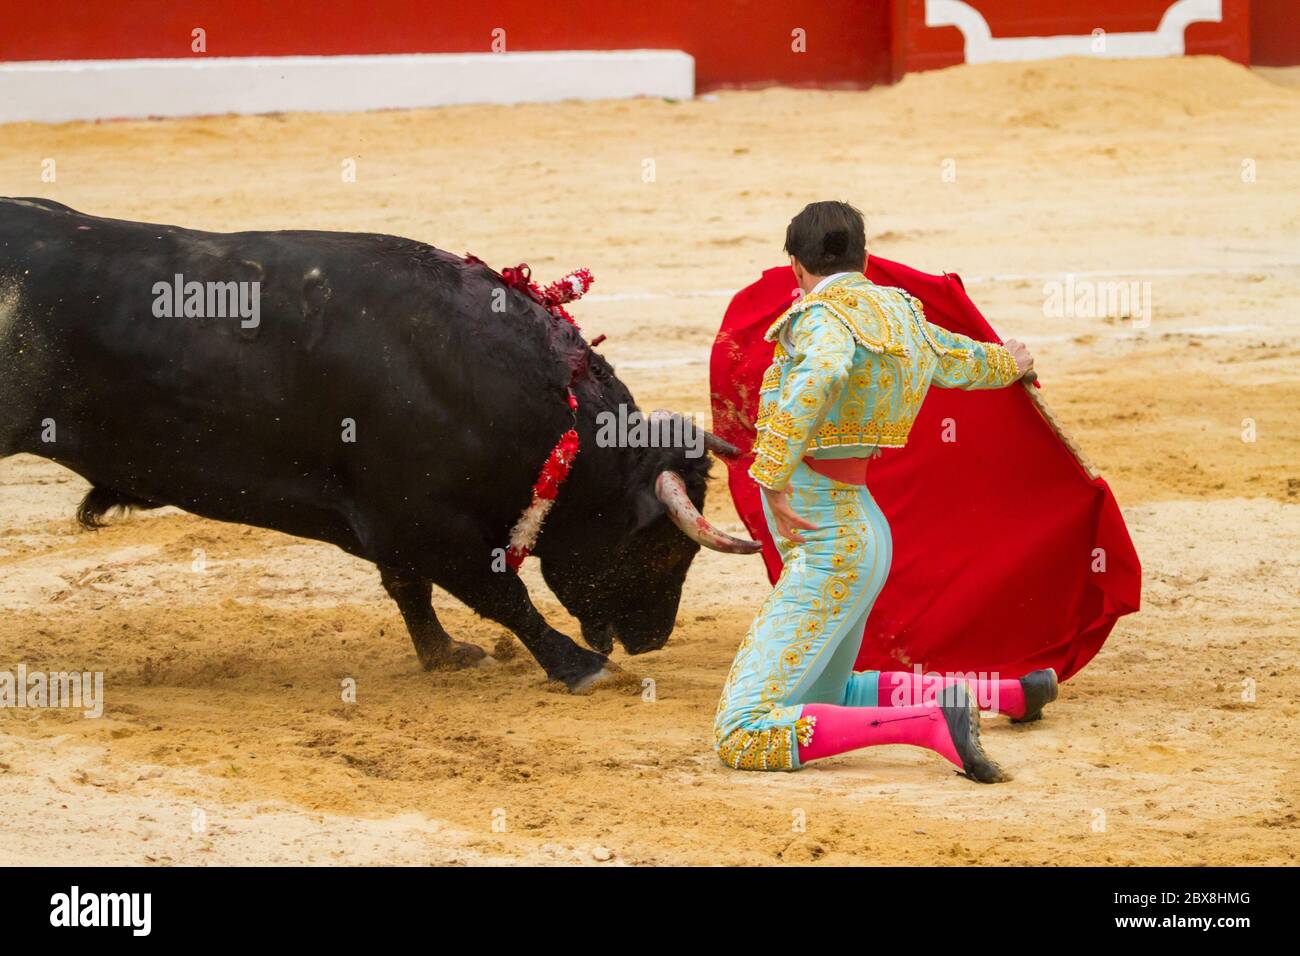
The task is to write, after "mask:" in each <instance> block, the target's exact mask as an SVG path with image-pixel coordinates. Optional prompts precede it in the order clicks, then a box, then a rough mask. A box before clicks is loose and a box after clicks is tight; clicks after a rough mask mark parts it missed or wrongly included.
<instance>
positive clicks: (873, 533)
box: [714, 462, 893, 770]
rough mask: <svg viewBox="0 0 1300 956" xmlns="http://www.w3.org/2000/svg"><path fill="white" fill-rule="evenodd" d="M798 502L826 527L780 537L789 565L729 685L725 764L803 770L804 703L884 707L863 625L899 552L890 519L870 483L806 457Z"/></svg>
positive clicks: (718, 740)
mask: <svg viewBox="0 0 1300 956" xmlns="http://www.w3.org/2000/svg"><path fill="white" fill-rule="evenodd" d="M789 496H790V504H791V506H792V507H793V508H794V510H795V511H796V512H798V513H799V514H800V515H802V516H803V517H805V518H807V519H808V520H809V521H811V522H812V523H813V524H815V525H817V526H818V527H817V530H816V531H804V532H802V534H803V537H804V541H805V543H803V544H795V543H793V542H790V541H787V540H785V539H784V538H782V537H780V536H778V534H777V531H776V522H775V521H773V519H772V514H771V512H770V511H769V510H768V507H767V501H766V499H765V500H764V502H763V514H764V516H765V517H766V519H767V526H768V529H769V530H770V531H771V533H772V537H773V538H774V540H775V541H776V543H777V548H778V550H779V551H780V553H781V560H782V561H783V562H784V567H783V568H782V570H781V577H780V578H779V579H778V580H777V582H776V587H775V588H773V590H772V592H771V593H770V594H768V596H767V598H766V599H765V600H764V601H763V605H762V607H761V608H760V609H759V612H758V616H757V617H756V618H755V619H754V623H753V624H751V625H750V628H749V631H748V633H746V635H745V639H744V640H743V641H741V642H740V648H739V650H737V652H736V659H735V661H734V662H733V663H732V665H731V672H730V673H729V674H728V675H727V681H726V683H725V684H724V685H723V688H722V699H721V700H719V701H718V711H717V719H716V721H715V723H714V742H715V746H716V748H717V751H718V756H719V757H721V758H722V761H723V763H725V764H727V765H728V766H731V767H736V768H738V769H744V770H795V769H797V768H798V766H799V747H798V745H799V744H800V743H803V744H807V743H808V742H809V741H811V739H812V734H813V733H814V727H813V721H811V720H808V719H805V718H804V717H803V705H804V704H838V705H841V706H850V707H864V706H865V707H874V706H876V693H877V687H878V684H879V673H878V672H877V671H864V672H861V673H854V671H853V662H854V661H855V660H856V659H857V656H858V650H859V648H860V647H861V644H862V629H863V628H864V627H865V626H866V621H867V615H868V614H870V613H871V607H872V605H873V604H875V601H876V598H877V596H879V594H880V591H881V588H883V587H884V586H885V579H886V577H888V575H889V564H890V561H891V559H892V558H893V539H892V538H891V537H890V534H889V524H888V523H887V522H886V521H885V516H884V514H883V513H882V512H881V510H880V507H879V506H878V505H877V504H876V502H875V499H874V498H872V497H871V493H870V492H869V491H867V488H866V486H865V485H848V484H844V483H842V482H838V481H835V480H833V479H831V478H827V477H826V476H824V475H821V474H818V473H817V472H815V471H813V470H812V469H811V468H809V467H808V466H807V465H806V464H804V463H802V462H800V464H799V465H798V467H796V469H795V472H794V476H793V477H792V478H791V480H790V486H789Z"/></svg>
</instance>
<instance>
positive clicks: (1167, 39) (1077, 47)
mask: <svg viewBox="0 0 1300 956" xmlns="http://www.w3.org/2000/svg"><path fill="white" fill-rule="evenodd" d="M1203 22H1208V23H1221V22H1223V3H1222V0H1176V2H1175V3H1172V4H1170V6H1169V9H1167V10H1166V11H1165V14H1164V16H1163V17H1161V18H1160V25H1159V26H1158V27H1157V28H1156V29H1155V30H1154V31H1152V32H1149V33H1109V32H1108V33H1107V34H1106V42H1105V47H1104V49H1103V50H1102V51H1101V52H1098V51H1096V50H1095V49H1094V48H1093V37H1092V35H1091V34H1081V35H1066V36H1052V37H995V36H993V33H992V31H991V30H990V29H989V24H988V21H987V20H985V19H984V16H983V15H982V14H981V13H980V12H979V11H978V10H976V9H975V8H974V7H972V6H971V5H970V4H969V3H966V2H964V0H925V25H926V26H927V27H956V28H957V29H958V30H960V31H961V34H962V37H963V38H964V39H965V41H966V62H967V63H992V62H1007V61H1013V60H1048V59H1052V58H1053V57H1059V56H1100V57H1155V56H1182V55H1183V54H1184V53H1185V52H1186V44H1185V42H1184V33H1185V31H1186V30H1187V27H1188V26H1189V25H1190V24H1193V23H1203Z"/></svg>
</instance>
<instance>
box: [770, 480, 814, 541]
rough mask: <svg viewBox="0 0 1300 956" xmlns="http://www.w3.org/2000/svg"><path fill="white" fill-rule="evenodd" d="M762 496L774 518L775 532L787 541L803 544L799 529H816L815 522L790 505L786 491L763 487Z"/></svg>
mask: <svg viewBox="0 0 1300 956" xmlns="http://www.w3.org/2000/svg"><path fill="white" fill-rule="evenodd" d="M763 496H764V497H765V498H767V507H768V508H769V509H770V510H771V512H772V517H773V518H775V519H776V530H777V532H778V533H779V534H780V535H781V537H783V538H785V539H786V540H787V541H793V542H794V543H795V544H803V543H804V539H803V535H801V534H800V533H799V531H800V529H802V530H804V531H816V530H817V526H816V525H815V524H813V523H812V522H811V521H809V520H808V519H807V518H805V517H803V516H802V515H800V514H799V512H797V511H795V510H794V508H792V507H790V496H789V495H788V494H787V493H786V492H784V491H773V490H772V489H771V488H764V489H763Z"/></svg>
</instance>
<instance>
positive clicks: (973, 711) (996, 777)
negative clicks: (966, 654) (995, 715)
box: [939, 681, 1011, 783]
mask: <svg viewBox="0 0 1300 956" xmlns="http://www.w3.org/2000/svg"><path fill="white" fill-rule="evenodd" d="M939 699H940V702H941V703H942V706H943V716H944V719H945V720H946V721H948V733H949V734H950V735H951V737H952V744H953V747H954V748H956V750H957V755H958V756H959V757H961V763H962V773H963V775H964V776H967V777H969V778H970V779H971V780H974V781H976V782H977V783H1002V782H1003V781H1006V780H1010V779H1011V776H1010V775H1009V774H1007V773H1006V771H1004V770H1003V769H1002V768H1001V767H999V766H998V765H997V764H996V763H995V762H994V761H993V760H992V759H990V757H989V755H988V754H986V753H985V752H984V748H983V746H981V745H980V710H979V705H978V704H977V703H976V702H975V695H974V694H973V693H971V689H970V685H969V684H967V683H966V682H965V681H962V682H961V683H958V684H953V685H952V686H950V687H946V688H944V691H943V694H942V695H941V696H940V698H939Z"/></svg>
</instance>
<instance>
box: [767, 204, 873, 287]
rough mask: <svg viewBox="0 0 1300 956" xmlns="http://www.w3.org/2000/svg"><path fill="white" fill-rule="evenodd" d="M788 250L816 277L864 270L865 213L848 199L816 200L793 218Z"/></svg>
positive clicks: (789, 231) (787, 231) (788, 238)
mask: <svg viewBox="0 0 1300 956" xmlns="http://www.w3.org/2000/svg"><path fill="white" fill-rule="evenodd" d="M785 251H786V252H788V253H790V255H792V256H794V257H795V258H796V259H798V260H799V265H801V266H803V267H804V268H805V269H807V270H808V271H809V272H810V273H812V274H813V275H815V276H828V275H832V274H834V273H836V272H861V271H862V263H863V261H864V260H865V259H866V255H867V229H866V226H865V225H864V224H863V222H862V213H860V212H858V211H857V210H856V209H854V208H853V207H852V206H850V205H849V204H848V203H846V202H834V201H828V202H814V203H809V204H808V205H807V206H804V208H803V212H801V213H799V215H797V216H795V217H794V218H793V219H791V220H790V225H789V226H787V227H786V230H785Z"/></svg>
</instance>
